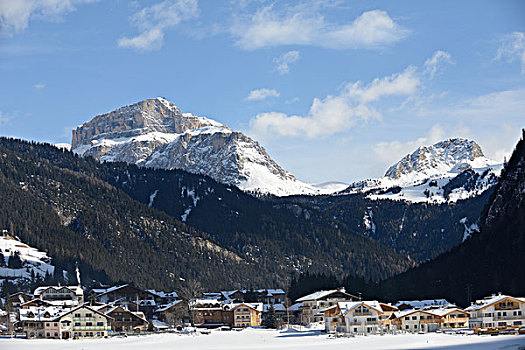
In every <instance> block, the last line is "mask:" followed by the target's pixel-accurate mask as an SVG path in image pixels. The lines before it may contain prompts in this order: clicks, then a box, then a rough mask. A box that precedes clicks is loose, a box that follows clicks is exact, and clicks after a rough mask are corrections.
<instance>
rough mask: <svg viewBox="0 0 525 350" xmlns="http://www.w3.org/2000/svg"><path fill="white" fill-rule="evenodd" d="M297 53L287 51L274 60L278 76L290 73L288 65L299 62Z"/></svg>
mask: <svg viewBox="0 0 525 350" xmlns="http://www.w3.org/2000/svg"><path fill="white" fill-rule="evenodd" d="M299 57H300V56H299V51H295V50H294V51H288V52H287V53H285V54H283V55H281V56H279V57H277V58H274V60H273V61H274V62H275V64H276V67H275V68H276V69H277V71H278V72H279V74H281V75H283V74H288V73H290V64H292V63H295V62H297V61H298V60H299Z"/></svg>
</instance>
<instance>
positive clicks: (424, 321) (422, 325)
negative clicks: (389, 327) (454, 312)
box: [392, 309, 441, 333]
mask: <svg viewBox="0 0 525 350" xmlns="http://www.w3.org/2000/svg"><path fill="white" fill-rule="evenodd" d="M392 323H393V324H394V325H395V327H396V328H397V330H399V331H404V332H410V333H427V332H434V331H436V330H438V329H439V328H440V325H441V317H440V316H439V315H436V314H435V313H433V312H431V311H426V310H417V309H406V310H403V311H398V312H394V314H393V315H392Z"/></svg>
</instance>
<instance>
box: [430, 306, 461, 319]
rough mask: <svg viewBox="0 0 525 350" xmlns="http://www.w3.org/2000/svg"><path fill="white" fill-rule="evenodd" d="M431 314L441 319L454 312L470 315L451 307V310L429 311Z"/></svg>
mask: <svg viewBox="0 0 525 350" xmlns="http://www.w3.org/2000/svg"><path fill="white" fill-rule="evenodd" d="M429 311H430V312H431V313H433V314H434V315H437V316H439V317H443V316H446V315H448V314H451V313H453V312H461V313H465V314H468V312H467V311H465V310H462V309H460V308H458V307H450V308H439V309H433V310H429Z"/></svg>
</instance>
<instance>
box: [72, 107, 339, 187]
mask: <svg viewBox="0 0 525 350" xmlns="http://www.w3.org/2000/svg"><path fill="white" fill-rule="evenodd" d="M71 148H72V150H73V151H74V152H75V153H77V154H79V155H82V156H91V157H94V158H96V159H98V160H100V161H111V162H114V161H123V162H126V163H131V164H136V165H139V166H141V167H151V168H156V169H181V170H185V171H188V172H191V173H194V174H202V175H207V176H210V177H211V178H213V179H215V180H216V181H218V182H220V183H223V184H227V185H235V186H237V187H239V188H240V189H242V190H243V191H248V192H258V193H263V194H273V195H277V196H285V195H293V194H319V193H327V190H326V189H324V188H316V187H314V186H312V185H309V184H306V183H303V182H301V181H299V180H297V179H296V178H295V177H294V176H293V175H292V174H290V173H289V172H288V171H286V170H284V169H283V168H282V167H280V166H279V165H278V164H277V163H276V162H275V161H274V160H273V159H271V158H270V156H269V155H268V153H267V152H266V150H265V149H264V148H263V147H262V146H261V145H260V144H259V143H258V142H256V141H254V140H252V139H251V138H249V137H248V136H246V135H244V134H243V133H241V132H239V131H236V130H233V129H231V128H229V127H227V126H226V125H223V124H221V123H219V122H217V121H214V120H211V119H208V118H205V117H198V116H196V115H193V114H190V113H182V112H181V111H180V109H179V108H177V106H175V104H173V103H172V102H169V101H167V100H165V99H163V98H154V99H147V100H143V101H140V102H137V103H134V104H132V105H129V106H124V107H121V108H118V109H116V110H114V111H112V112H109V113H105V114H101V115H98V116H96V117H94V118H93V119H92V120H91V121H89V122H87V123H84V124H83V125H81V126H79V127H78V128H77V129H76V130H74V131H73V139H72V143H71ZM330 190H331V189H329V190H328V191H330Z"/></svg>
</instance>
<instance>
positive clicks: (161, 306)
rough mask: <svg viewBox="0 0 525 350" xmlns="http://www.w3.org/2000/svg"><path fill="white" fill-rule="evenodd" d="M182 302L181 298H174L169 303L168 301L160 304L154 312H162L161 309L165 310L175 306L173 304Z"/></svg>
mask: <svg viewBox="0 0 525 350" xmlns="http://www.w3.org/2000/svg"><path fill="white" fill-rule="evenodd" d="M180 303H182V300H175V301H172V302H171V303H168V304H164V305H160V306H159V307H158V308H157V309H156V310H155V312H163V311H166V310H169V309H170V308H171V307H173V306H175V305H178V304H180Z"/></svg>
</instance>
